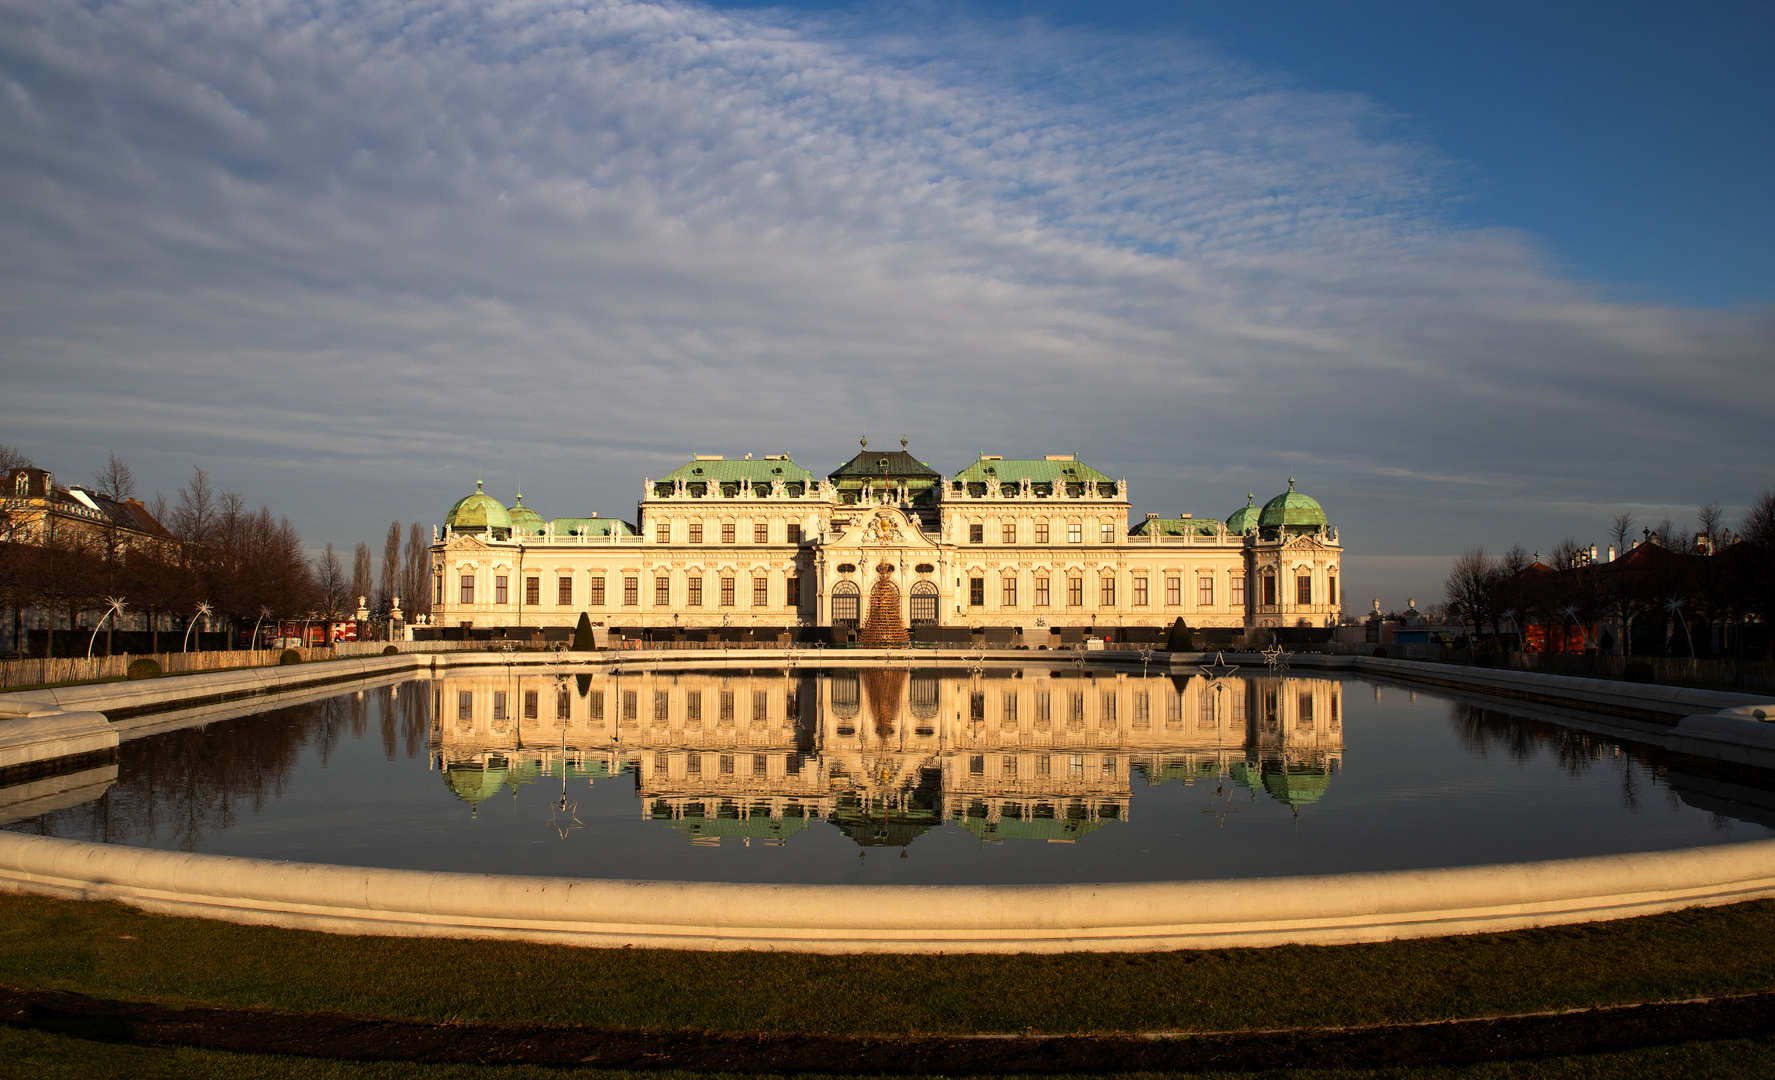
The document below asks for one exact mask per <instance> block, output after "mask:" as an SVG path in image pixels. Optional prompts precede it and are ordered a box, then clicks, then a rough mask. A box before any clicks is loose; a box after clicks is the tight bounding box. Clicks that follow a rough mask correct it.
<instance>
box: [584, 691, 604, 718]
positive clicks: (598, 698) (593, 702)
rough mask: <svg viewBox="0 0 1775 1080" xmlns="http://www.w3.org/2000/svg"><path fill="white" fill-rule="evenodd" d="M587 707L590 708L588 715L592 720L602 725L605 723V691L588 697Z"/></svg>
mask: <svg viewBox="0 0 1775 1080" xmlns="http://www.w3.org/2000/svg"><path fill="white" fill-rule="evenodd" d="M586 705H587V708H588V711H587V715H588V716H589V717H590V718H591V719H593V720H596V721H598V722H599V723H600V724H602V723H603V722H604V691H602V690H600V691H598V692H597V693H595V694H593V695H591V696H590V697H588V698H587V699H586Z"/></svg>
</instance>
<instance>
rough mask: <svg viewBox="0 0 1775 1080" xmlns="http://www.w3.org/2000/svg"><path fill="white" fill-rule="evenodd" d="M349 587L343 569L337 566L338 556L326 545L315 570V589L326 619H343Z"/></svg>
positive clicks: (347, 602)
mask: <svg viewBox="0 0 1775 1080" xmlns="http://www.w3.org/2000/svg"><path fill="white" fill-rule="evenodd" d="M350 587H351V582H350V581H348V580H347V579H346V577H345V567H343V566H341V565H340V564H339V556H338V555H337V554H335V553H334V551H333V545H331V544H328V545H327V550H326V551H325V552H324V553H323V554H322V555H321V557H320V564H319V566H317V567H316V569H315V588H316V590H317V591H318V593H319V595H320V607H321V612H322V614H324V615H326V617H327V618H328V619H341V618H343V617H344V616H345V610H346V607H347V605H348V604H349V602H350V599H351V598H350V597H348V596H346V590H347V589H349V588H350Z"/></svg>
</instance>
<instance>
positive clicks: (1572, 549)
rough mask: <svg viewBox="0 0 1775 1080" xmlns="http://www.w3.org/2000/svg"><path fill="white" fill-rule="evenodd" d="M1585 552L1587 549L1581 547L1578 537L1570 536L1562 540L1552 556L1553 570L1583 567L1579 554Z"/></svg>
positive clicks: (1554, 548) (1555, 546) (1556, 545)
mask: <svg viewBox="0 0 1775 1080" xmlns="http://www.w3.org/2000/svg"><path fill="white" fill-rule="evenodd" d="M1584 550H1585V549H1584V548H1583V547H1582V546H1580V545H1579V543H1578V539H1577V537H1574V536H1568V537H1566V538H1565V539H1564V540H1561V541H1560V542H1559V543H1557V544H1555V545H1554V546H1553V554H1552V555H1551V556H1550V558H1552V560H1553V569H1555V570H1570V569H1572V568H1573V567H1575V566H1580V565H1582V563H1581V562H1580V559H1579V552H1582V551H1584Z"/></svg>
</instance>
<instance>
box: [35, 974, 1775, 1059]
mask: <svg viewBox="0 0 1775 1080" xmlns="http://www.w3.org/2000/svg"><path fill="white" fill-rule="evenodd" d="M0 1023H5V1024H7V1025H10V1026H13V1027H21V1028H31V1029H35V1030H39V1031H51V1032H56V1033H60V1034H65V1035H71V1036H74V1037H76V1038H83V1039H93V1040H98V1041H104V1042H119V1043H133V1044H138V1045H155V1046H187V1047H200V1048H204V1049H211V1050H228V1051H234V1052H237V1053H248V1054H284V1055H293V1056H298V1057H314V1058H341V1059H348V1060H357V1061H413V1062H420V1063H425V1064H441V1063H466V1064H507V1065H516V1064H533V1065H554V1066H566V1065H585V1066H597V1067H601V1068H612V1069H682V1070H689V1071H695V1072H717V1071H719V1072H770V1073H796V1072H809V1073H854V1074H865V1073H869V1074H886V1073H901V1074H919V1073H933V1072H942V1073H950V1074H994V1073H1057V1072H1137V1071H1185V1072H1187V1071H1197V1070H1208V1069H1221V1070H1260V1069H1277V1068H1285V1067H1288V1066H1301V1065H1312V1066H1317V1067H1321V1068H1340V1067H1341V1068H1367V1069H1372V1068H1378V1067H1383V1066H1417V1065H1431V1064H1444V1063H1458V1062H1478V1061H1501V1060H1510V1059H1516V1058H1536V1057H1562V1056H1568V1055H1575V1054H1594V1053H1603V1052H1610V1051H1619V1050H1629V1049H1634V1048H1637V1047H1644V1046H1656V1045H1664V1044H1672V1043H1680V1042H1694V1041H1702V1040H1712V1039H1727V1038H1744V1037H1748V1036H1756V1035H1763V1034H1767V1033H1769V1032H1771V1031H1775V993H1761V994H1750V995H1744V996H1739V997H1729V998H1715V999H1710V1000H1705V1001H1695V1002H1678V1003H1666V1004H1655V1005H1634V1006H1625V1007H1615V1008H1602V1009H1590V1010H1585V1011H1583V1012H1574V1013H1562V1014H1558V1015H1542V1016H1516V1017H1505V1018H1497V1019H1489V1020H1462V1021H1452V1022H1449V1023H1434V1024H1401V1025H1388V1026H1384V1027H1366V1028H1356V1029H1303V1030H1298V1031H1285V1032H1247V1033H1223V1034H1213V1035H1199V1036H1177V1037H1157V1038H1155V1037H1151V1036H1131V1035H1067V1036H1039V1035H1037V1036H1011V1037H1004V1038H995V1037H973V1038H969V1037H952V1036H939V1035H912V1036H876V1037H862V1036H844V1035H782V1034H761V1035H726V1034H716V1033H710V1032H699V1031H675V1032H657V1031H620V1030H601V1029H597V1028H586V1027H549V1026H545V1025H517V1024H429V1023H420V1022H415V1021H406V1020H379V1019H371V1018H366V1017H357V1016H347V1015H343V1014H339V1013H312V1014H292V1013H278V1012H271V1011H268V1010H260V1009H222V1008H213V1007H208V1006H192V1007H188V1008H179V1007H174V1006H168V1005H157V1004H146V1003H138V1002H123V1001H111V1000H107V999H103V998H90V997H86V996H84V995H81V994H71V993H65V992H61V991H54V990H17V989H10V988H0Z"/></svg>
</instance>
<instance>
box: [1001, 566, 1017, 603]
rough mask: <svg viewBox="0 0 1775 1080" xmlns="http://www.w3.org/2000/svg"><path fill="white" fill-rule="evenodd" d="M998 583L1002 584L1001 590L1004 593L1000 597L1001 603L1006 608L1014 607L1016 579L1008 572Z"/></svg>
mask: <svg viewBox="0 0 1775 1080" xmlns="http://www.w3.org/2000/svg"><path fill="white" fill-rule="evenodd" d="M1000 585H1002V586H1003V592H1004V595H1003V597H1002V598H1001V603H1002V605H1003V606H1004V607H1008V608H1014V607H1016V606H1017V579H1016V578H1014V577H1012V576H1011V575H1010V574H1006V575H1005V576H1004V577H1003V578H1002V579H1001V580H1000Z"/></svg>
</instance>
